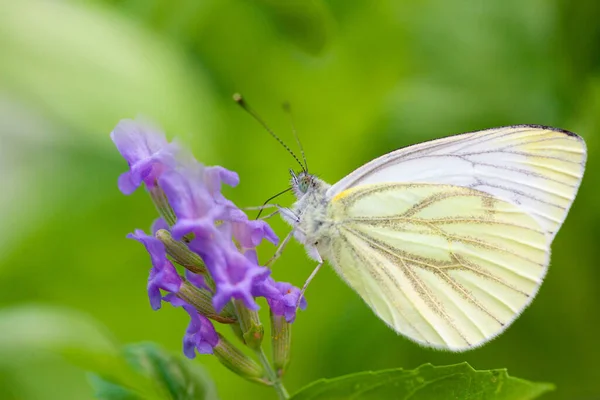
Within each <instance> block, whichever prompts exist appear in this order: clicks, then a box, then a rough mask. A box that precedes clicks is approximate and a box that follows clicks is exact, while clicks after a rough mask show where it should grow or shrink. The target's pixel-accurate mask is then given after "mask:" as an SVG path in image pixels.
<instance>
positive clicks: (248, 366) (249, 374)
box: [214, 334, 271, 385]
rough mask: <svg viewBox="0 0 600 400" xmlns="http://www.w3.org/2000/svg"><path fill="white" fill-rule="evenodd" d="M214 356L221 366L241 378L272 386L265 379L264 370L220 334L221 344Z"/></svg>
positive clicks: (215, 349) (216, 348) (215, 350)
mask: <svg viewBox="0 0 600 400" xmlns="http://www.w3.org/2000/svg"><path fill="white" fill-rule="evenodd" d="M214 355H215V356H216V357H217V359H218V360H219V361H220V362H221V364H223V365H224V366H225V367H227V368H228V369H230V370H231V371H233V372H235V373H236V374H238V375H239V376H241V377H243V378H246V379H248V380H250V381H252V382H257V383H262V384H264V385H271V383H270V382H269V380H268V379H267V378H265V371H264V369H263V368H262V367H261V366H260V365H259V364H258V363H256V361H254V360H253V359H251V358H250V357H248V356H247V355H246V354H244V353H243V352H241V351H240V350H239V349H238V348H237V347H235V346H234V345H232V344H231V343H230V342H229V341H228V340H227V339H225V338H224V337H223V336H222V335H220V334H219V343H218V344H217V345H216V346H215V348H214Z"/></svg>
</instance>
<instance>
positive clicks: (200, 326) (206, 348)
mask: <svg viewBox="0 0 600 400" xmlns="http://www.w3.org/2000/svg"><path fill="white" fill-rule="evenodd" d="M163 300H165V301H168V302H169V303H171V304H172V305H173V306H174V307H183V309H184V310H185V311H186V312H187V313H188V314H189V316H190V318H191V320H190V324H189V325H188V328H187V330H186V332H185V335H184V337H183V353H184V354H185V356H186V357H187V358H195V357H196V350H198V353H200V354H212V353H213V348H214V347H215V346H216V345H217V344H218V343H219V336H218V335H217V332H216V331H215V327H214V326H213V324H212V322H210V320H209V319H208V318H206V317H205V316H203V315H200V314H199V313H198V311H196V309H195V308H194V307H192V306H191V305H189V304H188V303H186V302H185V301H183V300H182V299H180V298H179V297H177V296H175V295H174V294H168V295H166V296H165V297H164V298H163Z"/></svg>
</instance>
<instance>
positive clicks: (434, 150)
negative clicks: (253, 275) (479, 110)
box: [279, 125, 586, 352]
mask: <svg viewBox="0 0 600 400" xmlns="http://www.w3.org/2000/svg"><path fill="white" fill-rule="evenodd" d="M585 161H586V146H585V142H584V141H583V139H582V138H581V137H579V136H578V135H576V134H574V133H571V132H568V131H565V130H561V129H556V128H551V127H545V126H538V125H515V126H507V127H501V128H495V129H488V130H482V131H477V132H470V133H464V134H460V135H455V136H450V137H446V138H442V139H438V140H432V141H429V142H424V143H420V144H417V145H413V146H410V147H406V148H403V149H400V150H396V151H393V152H391V153H389V154H386V155H383V156H381V157H379V158H376V159H375V160H373V161H371V162H369V163H367V164H365V165H363V166H362V167H360V168H358V169H357V170H355V171H354V172H352V173H350V174H349V175H348V176H346V177H345V178H343V179H342V180H340V181H339V182H337V183H336V184H334V185H329V184H327V183H326V182H324V181H323V180H321V179H319V178H317V177H316V176H314V175H312V174H309V173H308V172H307V169H306V168H303V171H302V172H300V173H295V172H293V171H291V174H292V190H293V192H294V194H295V195H296V198H297V200H296V202H295V203H294V205H293V207H292V208H291V209H284V208H280V210H279V211H280V214H281V215H282V217H283V218H284V220H285V221H287V222H288V223H289V224H290V225H291V226H292V233H293V236H294V237H295V238H296V239H297V240H298V241H299V242H300V243H302V244H303V245H304V246H305V247H306V249H307V253H308V255H309V257H311V258H313V259H314V260H316V261H317V262H318V266H317V268H315V270H314V272H313V273H312V274H311V276H310V278H309V279H308V281H307V284H308V282H310V280H311V279H312V277H314V275H315V274H316V272H317V271H318V270H319V268H320V267H321V266H322V265H323V262H324V261H325V260H326V261H328V262H329V263H330V264H331V266H332V267H333V268H334V270H335V271H336V272H337V273H338V274H339V275H340V276H341V277H342V279H343V280H344V281H346V283H347V284H348V285H349V286H350V287H351V288H352V289H354V290H355V291H356V292H357V293H358V295H359V296H360V297H362V299H363V300H364V301H365V302H366V303H367V305H368V306H369V307H370V308H371V309H372V310H373V311H374V313H375V314H376V315H377V316H378V317H379V318H381V319H382V320H383V321H384V322H385V323H386V324H387V325H388V326H389V327H391V328H392V329H394V330H395V331H396V332H398V333H399V334H402V335H404V336H406V337H407V338H408V339H410V340H413V341H415V342H417V343H419V344H421V345H423V346H428V347H433V348H438V349H445V350H450V351H456V352H459V351H465V350H469V349H472V348H475V347H478V346H481V345H482V344H484V343H486V342H488V341H489V340H491V339H492V338H494V337H496V336H497V335H499V334H500V333H502V332H503V331H504V330H505V329H506V328H507V327H508V326H510V325H511V323H512V322H513V321H514V320H515V319H516V318H517V317H518V316H519V315H520V314H521V312H523V310H524V309H525V308H526V307H527V306H528V305H529V304H530V303H531V301H532V300H533V298H534V297H535V295H536V293H537V291H538V289H539V287H540V285H541V283H542V281H543V279H544V276H545V275H546V272H547V270H548V264H549V262H550V245H551V243H552V241H553V239H554V237H555V236H556V233H557V232H558V230H559V228H560V226H561V225H562V223H563V221H564V220H565V218H566V216H567V213H568V211H569V208H570V207H571V204H572V203H573V200H574V199H575V195H576V194H577V190H578V188H579V185H580V183H581V179H582V177H583V172H584V168H585ZM307 284H305V286H304V289H303V290H306V286H307Z"/></svg>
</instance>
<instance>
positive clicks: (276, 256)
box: [265, 210, 295, 267]
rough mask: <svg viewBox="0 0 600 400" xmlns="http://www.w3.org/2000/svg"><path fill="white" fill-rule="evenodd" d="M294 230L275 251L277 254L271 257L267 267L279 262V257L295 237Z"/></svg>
mask: <svg viewBox="0 0 600 400" xmlns="http://www.w3.org/2000/svg"><path fill="white" fill-rule="evenodd" d="M277 212H279V210H277ZM294 230H295V228H292V230H291V231H290V233H288V234H287V236H286V237H285V239H283V241H282V242H281V244H280V245H279V247H277V250H275V254H273V257H271V258H270V259H269V261H267V263H266V264H265V267H270V266H271V265H272V264H273V263H275V261H277V259H278V258H279V256H281V253H283V249H284V248H285V246H286V245H287V244H288V243H289V241H290V239H291V238H292V237H293V236H294Z"/></svg>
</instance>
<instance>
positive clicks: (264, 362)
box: [256, 347, 290, 400]
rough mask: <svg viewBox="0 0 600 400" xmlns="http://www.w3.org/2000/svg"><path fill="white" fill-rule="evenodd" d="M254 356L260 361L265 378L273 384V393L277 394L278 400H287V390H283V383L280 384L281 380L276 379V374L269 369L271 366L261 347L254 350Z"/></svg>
mask: <svg viewBox="0 0 600 400" xmlns="http://www.w3.org/2000/svg"><path fill="white" fill-rule="evenodd" d="M256 354H257V355H258V358H259V359H260V362H261V364H262V365H263V367H264V368H265V371H266V372H267V376H268V378H269V380H270V381H271V382H272V383H273V387H274V388H275V391H276V392H277V396H279V399H280V400H287V399H289V398H290V395H289V394H288V392H287V390H285V386H283V382H281V380H280V379H279V378H278V377H277V374H276V373H275V371H274V370H273V368H272V367H271V364H270V363H269V360H268V359H267V356H266V354H265V352H264V351H263V349H262V347H261V348H259V349H258V350H256Z"/></svg>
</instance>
